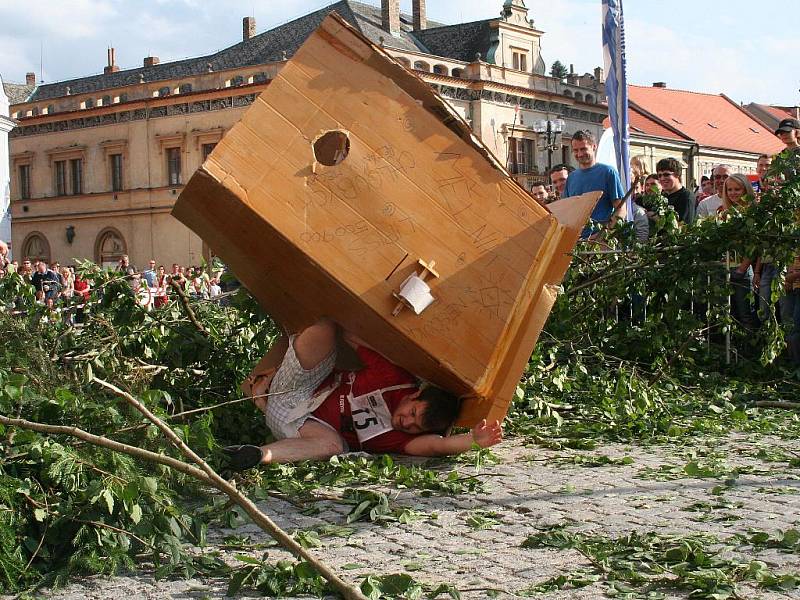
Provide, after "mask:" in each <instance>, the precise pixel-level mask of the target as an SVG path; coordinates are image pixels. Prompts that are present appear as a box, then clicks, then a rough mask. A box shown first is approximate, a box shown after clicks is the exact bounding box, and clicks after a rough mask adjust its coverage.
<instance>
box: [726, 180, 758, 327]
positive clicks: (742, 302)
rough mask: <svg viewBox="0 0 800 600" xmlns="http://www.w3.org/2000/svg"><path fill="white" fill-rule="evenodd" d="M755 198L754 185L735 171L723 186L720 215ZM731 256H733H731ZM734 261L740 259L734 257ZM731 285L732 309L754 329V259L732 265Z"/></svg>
mask: <svg viewBox="0 0 800 600" xmlns="http://www.w3.org/2000/svg"><path fill="white" fill-rule="evenodd" d="M754 199H755V192H754V191H753V186H752V185H751V184H750V181H749V180H748V179H747V177H746V176H745V175H742V174H741V173H733V174H731V175H729V176H728V178H727V179H726V180H725V184H724V186H723V188H722V206H720V208H719V217H720V218H722V219H725V218H727V214H728V211H729V210H731V209H732V208H734V207H737V208H741V207H744V206H745V205H746V204H747V203H748V202H752V201H753V200H754ZM729 258H731V257H730V256H729ZM732 258H733V260H734V261H736V260H739V259H738V258H737V257H735V256H734V257H732ZM730 277H731V285H732V286H733V296H732V297H731V300H732V309H733V316H734V318H735V319H736V320H737V321H739V322H740V323H741V324H742V325H744V326H745V327H747V328H748V329H753V328H754V327H755V324H756V318H755V314H754V311H753V305H752V303H751V302H750V298H749V295H750V290H751V289H753V267H752V260H751V259H749V258H747V257H743V258H741V259H740V260H739V264H738V265H736V266H731V267H730Z"/></svg>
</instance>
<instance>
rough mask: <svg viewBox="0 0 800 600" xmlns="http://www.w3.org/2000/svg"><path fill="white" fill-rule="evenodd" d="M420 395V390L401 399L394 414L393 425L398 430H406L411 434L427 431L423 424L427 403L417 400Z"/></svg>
mask: <svg viewBox="0 0 800 600" xmlns="http://www.w3.org/2000/svg"><path fill="white" fill-rule="evenodd" d="M418 395H419V392H416V393H414V394H410V395H408V396H406V397H405V398H403V399H402V400H401V401H400V404H398V405H397V409H396V410H395V411H394V414H392V427H394V428H395V429H397V430H398V431H405V432H406V433H411V434H419V433H424V432H425V428H424V427H423V426H422V416H423V414H424V410H425V404H424V403H423V402H420V401H419V400H417V396H418Z"/></svg>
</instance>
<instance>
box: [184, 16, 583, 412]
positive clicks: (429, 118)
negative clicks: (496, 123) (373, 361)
mask: <svg viewBox="0 0 800 600" xmlns="http://www.w3.org/2000/svg"><path fill="white" fill-rule="evenodd" d="M328 131H339V132H342V133H343V134H344V135H346V136H347V138H348V140H349V154H348V155H347V157H346V158H345V159H344V160H343V161H342V162H341V163H340V164H338V165H336V166H325V165H322V164H320V163H318V162H317V161H316V160H315V155H314V150H313V144H314V141H315V140H317V139H318V138H319V137H320V136H321V135H323V134H324V133H326V132H328ZM499 164H500V163H499V161H497V159H496V158H495V157H493V156H492V155H491V153H490V152H489V151H488V149H486V148H485V147H484V146H483V145H482V144H481V143H480V142H479V141H478V140H477V139H476V138H475V137H474V135H473V134H472V132H471V131H470V129H469V126H468V125H467V124H466V123H464V122H463V121H462V120H461V119H460V118H458V117H457V116H456V115H454V114H453V113H452V111H451V110H450V109H449V108H448V107H447V106H446V104H445V103H444V101H443V100H442V99H441V98H440V97H439V96H438V95H436V94H435V93H434V92H433V90H432V89H431V88H430V87H429V86H428V85H427V84H425V83H424V82H422V81H421V80H419V79H418V78H417V77H416V76H414V75H413V74H411V73H410V72H408V71H406V70H405V69H403V68H402V67H401V66H399V65H398V64H397V63H396V62H395V61H394V60H393V59H392V58H390V57H388V55H386V54H385V53H384V52H383V51H382V50H381V49H380V48H377V47H375V46H373V45H372V44H370V43H369V42H368V41H367V40H366V39H364V38H363V37H362V36H361V35H360V34H359V33H358V32H356V31H354V30H353V29H352V28H351V27H350V26H349V25H347V24H346V23H344V22H343V21H342V20H341V19H339V18H338V17H337V16H335V15H333V16H330V17H328V18H327V19H326V20H325V21H324V22H323V24H322V25H321V27H320V29H319V30H318V31H317V32H316V33H315V34H312V35H311V36H310V37H309V38H308V40H307V42H306V43H305V44H304V45H303V46H302V47H301V48H300V50H298V52H297V53H296V54H295V55H294V57H293V58H292V60H291V61H289V62H288V63H287V64H286V65H285V67H284V68H283V69H282V70H281V72H280V74H279V75H278V77H277V78H276V79H275V80H274V81H273V82H272V83H271V84H270V86H269V87H268V88H267V90H266V91H265V92H264V93H262V95H261V96H260V97H259V98H258V99H257V100H256V102H255V103H254V104H253V105H252V106H251V108H250V109H249V110H248V111H247V112H246V113H245V115H244V117H243V118H242V120H241V122H240V123H238V124H237V125H236V126H234V127H233V128H232V129H231V130H230V131H229V132H228V134H227V135H226V136H225V137H224V138H223V140H222V141H221V142H220V143H219V144H218V145H217V147H216V149H215V150H214V152H213V153H212V154H211V156H210V157H209V159H208V160H207V161H206V163H205V164H204V165H203V166H202V167H201V169H200V170H199V171H198V172H197V173H196V174H195V176H194V177H193V178H192V179H191V181H190V182H189V184H188V185H187V186H186V188H185V190H184V192H183V193H182V194H181V197H180V198H179V200H178V202H177V204H176V206H175V209H174V211H173V214H174V215H175V216H176V217H177V218H178V219H180V220H181V221H182V222H184V223H185V224H186V225H187V226H189V227H190V228H191V229H193V230H194V231H195V232H196V233H198V234H199V235H200V236H201V237H202V238H203V239H204V240H205V241H206V242H207V243H208V244H209V245H210V246H211V247H212V248H214V250H215V252H216V253H218V254H219V255H220V256H221V257H222V258H223V260H225V261H226V262H227V263H228V264H229V265H230V266H231V267H232V269H233V270H234V272H235V273H236V274H237V276H238V277H239V278H240V279H241V281H242V282H243V283H244V284H245V285H246V286H247V288H248V289H250V291H251V292H252V293H253V294H254V295H255V297H256V298H257V299H258V300H259V302H260V303H261V304H262V305H263V306H264V308H265V309H266V310H267V311H268V312H270V313H271V314H272V315H273V316H274V317H275V318H276V319H277V320H278V321H279V322H280V323H281V324H283V325H284V326H285V327H286V328H287V329H288V330H289V331H296V330H298V329H300V328H302V327H304V326H307V325H309V324H310V323H312V322H313V321H315V320H316V319H317V318H319V317H320V316H328V317H332V318H334V319H336V320H337V321H339V322H340V323H342V325H343V326H344V327H345V328H347V329H350V330H352V331H353V332H354V333H356V334H357V335H358V336H359V337H362V338H363V339H365V340H366V341H367V342H368V343H369V344H370V345H372V346H374V347H375V348H376V349H377V350H379V351H380V352H382V353H383V354H384V355H386V356H387V357H388V358H389V359H390V360H392V361H394V362H395V363H397V364H400V365H401V366H403V367H405V368H406V369H408V370H409V371H411V372H413V373H415V374H416V375H418V376H420V377H423V378H425V379H428V380H430V381H432V382H434V383H436V384H438V385H440V386H442V387H445V388H447V389H450V390H451V391H453V392H455V393H458V394H460V395H464V396H466V397H468V399H467V400H466V401H465V403H464V409H463V411H462V415H461V418H460V424H464V425H471V424H473V423H475V422H477V421H478V420H480V418H483V417H485V416H490V417H493V418H494V417H496V418H502V416H504V415H505V413H506V411H507V409H508V405H509V402H510V400H511V398H512V396H513V393H514V390H515V389H516V385H517V382H518V380H519V376H520V374H521V373H522V371H523V369H524V366H525V364H526V363H527V360H528V358H529V357H530V354H531V352H532V350H533V347H534V344H535V341H536V338H537V337H538V334H539V332H540V331H541V328H542V327H543V325H544V322H545V320H546V318H547V314H548V313H549V311H550V308H551V306H552V303H553V301H554V298H555V295H554V294H555V292H554V290H555V287H554V286H556V285H557V284H558V283H559V282H560V281H561V278H562V277H563V274H564V272H565V270H566V268H567V266H568V265H569V255H568V253H569V252H570V251H571V249H572V247H573V246H574V244H575V241H576V239H577V236H578V234H579V232H580V228H581V226H582V225H583V224H584V223H585V221H586V219H587V218H588V214H589V213H590V212H591V209H592V207H593V206H594V203H595V202H596V198H595V197H588V198H579V199H570V202H571V204H570V205H569V206H570V210H566V209H564V208H563V207H562V208H559V211H560V212H561V213H563V215H562V220H563V221H564V223H561V222H560V221H559V219H557V218H556V217H554V216H553V214H551V212H550V211H548V210H547V209H545V208H542V207H541V206H539V205H538V204H537V203H536V202H535V201H534V200H533V199H532V198H531V197H530V196H529V195H528V194H527V192H525V191H524V190H523V189H522V188H521V187H520V186H519V185H517V184H516V183H515V182H514V181H513V180H512V179H511V178H510V177H509V176H508V174H507V173H506V172H505V171H504V170H503V169H502V168H501V167H500V166H499ZM419 260H423V261H427V262H429V261H435V262H436V270H437V271H438V273H439V277H438V278H436V279H431V280H429V282H428V283H429V285H430V287H431V290H432V293H433V295H434V297H435V298H436V301H435V302H434V303H433V304H432V305H431V306H430V307H429V308H427V309H426V310H425V311H423V312H422V314H420V315H415V314H414V312H413V311H410V310H404V311H401V312H400V314H399V315H397V316H396V317H393V316H392V314H391V313H392V310H393V309H394V307H395V305H396V300H395V299H394V298H393V296H392V293H393V292H396V291H397V290H398V289H399V287H400V284H401V283H402V282H403V281H404V280H405V279H406V277H408V275H410V274H411V273H413V272H415V270H418V269H419V266H418V261H419Z"/></svg>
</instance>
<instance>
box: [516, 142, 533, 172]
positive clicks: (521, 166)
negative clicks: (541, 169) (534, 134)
mask: <svg viewBox="0 0 800 600" xmlns="http://www.w3.org/2000/svg"><path fill="white" fill-rule="evenodd" d="M509 157H510V165H509V171H511V173H512V174H513V175H522V174H524V173H535V172H536V161H535V160H534V146H533V140H528V139H524V138H511V140H510V145H509Z"/></svg>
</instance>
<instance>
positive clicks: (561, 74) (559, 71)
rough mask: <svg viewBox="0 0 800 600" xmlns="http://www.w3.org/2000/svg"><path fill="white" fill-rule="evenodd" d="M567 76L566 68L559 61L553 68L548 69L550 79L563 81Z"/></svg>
mask: <svg viewBox="0 0 800 600" xmlns="http://www.w3.org/2000/svg"><path fill="white" fill-rule="evenodd" d="M567 75H569V71H567V67H565V66H564V65H563V63H562V62H561V61H560V60H557V61H556V62H554V63H553V66H552V67H550V76H551V77H555V78H556V79H564V78H565V77H566V76H567Z"/></svg>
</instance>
